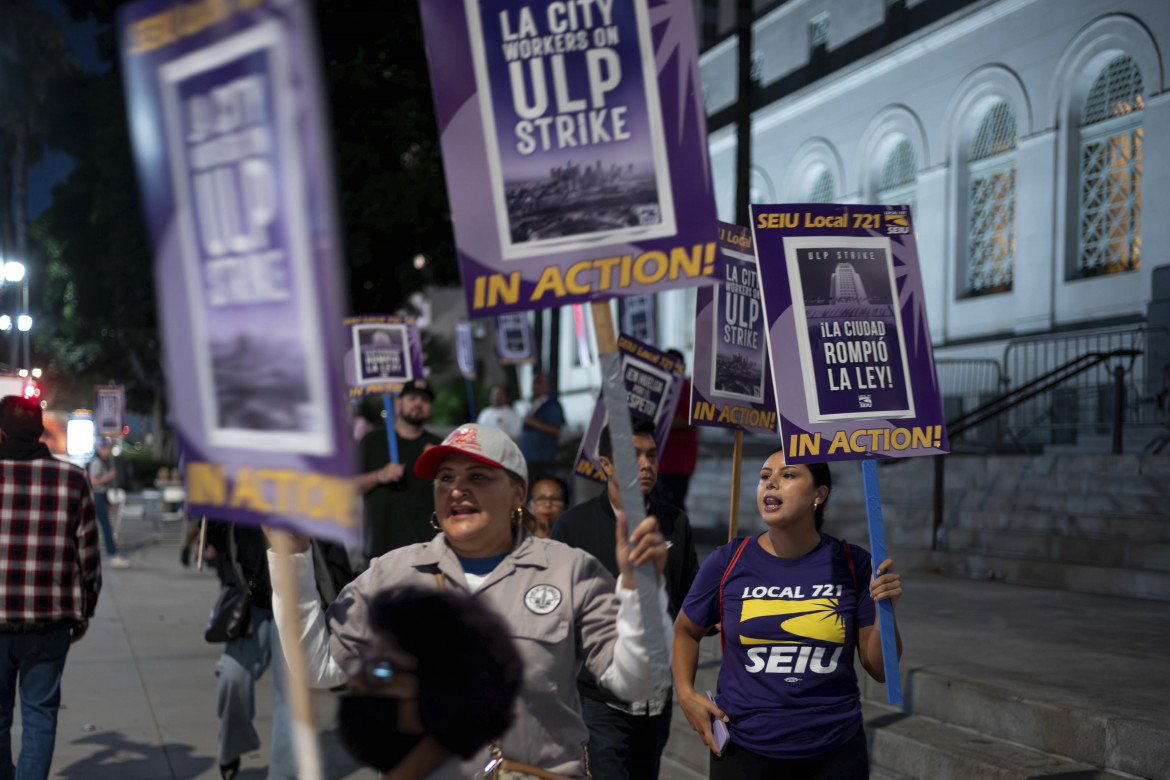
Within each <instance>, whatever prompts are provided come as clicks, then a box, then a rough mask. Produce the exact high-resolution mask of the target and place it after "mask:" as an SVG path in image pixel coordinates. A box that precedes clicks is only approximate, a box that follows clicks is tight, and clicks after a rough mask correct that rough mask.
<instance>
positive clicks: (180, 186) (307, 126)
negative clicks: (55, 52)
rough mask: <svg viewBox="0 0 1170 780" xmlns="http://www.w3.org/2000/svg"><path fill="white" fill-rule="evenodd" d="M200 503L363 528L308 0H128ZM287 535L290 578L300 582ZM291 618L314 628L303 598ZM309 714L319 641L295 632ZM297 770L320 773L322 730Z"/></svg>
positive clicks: (157, 257)
mask: <svg viewBox="0 0 1170 780" xmlns="http://www.w3.org/2000/svg"><path fill="white" fill-rule="evenodd" d="M118 36H119V45H120V48H121V53H122V57H121V64H122V70H123V77H124V79H125V91H126V96H127V103H128V105H127V109H128V116H129V126H130V130H131V135H132V140H133V146H134V156H135V163H136V167H137V171H138V182H139V189H140V196H141V197H140V201H141V203H142V205H143V209H144V211H145V215H146V221H147V228H148V231H149V234H150V239H151V244H152V246H153V249H154V266H155V287H156V289H157V290H158V311H159V312H160V316H161V318H162V332H163V342H164V345H165V349H164V350H163V352H164V354H165V355H166V369H167V370H166V373H167V378H168V383H167V385H168V393H169V396H170V406H171V409H172V410H173V412H174V415H175V427H176V429H177V432H178V436H179V441H180V447H181V450H182V452H183V457H184V463H185V478H186V489H187V491H186V492H187V512H188V513H190V514H192V515H206V516H210V517H214V518H216V519H218V520H224V521H230V522H242V523H250V524H261V523H264V524H267V525H270V526H275V527H284V528H288V529H291V530H294V531H297V532H300V533H302V534H311V535H314V536H324V537H330V538H333V539H337V540H339V541H342V542H356V541H358V540H359V539H360V538H361V528H360V524H359V517H358V513H357V499H356V495H355V492H354V490H353V484H352V475H353V463H352V452H353V444H352V441H351V440H350V434H349V426H348V424H347V423H348V421H347V414H346V411H347V410H346V407H345V393H344V386H343V385H342V383H341V378H340V375H339V373H338V372H337V370H336V367H337V365H338V363H339V361H340V360H341V354H342V349H343V344H342V340H341V333H340V331H339V330H338V329H337V326H336V323H337V322H338V321H340V319H341V312H342V309H341V265H340V257H339V250H340V234H339V231H338V228H337V221H336V199H335V197H334V192H333V182H334V176H333V171H332V170H331V165H330V162H329V159H330V153H329V143H328V141H327V138H326V127H327V124H326V122H327V119H326V118H327V116H328V113H329V112H328V107H327V104H326V102H325V100H324V97H323V93H322V89H321V84H320V64H319V62H318V56H317V55H318V51H319V46H318V44H317V41H316V34H315V31H314V28H313V24H312V18H311V12H310V8H309V5H308V3H307V2H305V0H283V1H282V2H279V3H277V2H271V3H270V2H265V1H264V0H240V2H238V3H226V2H225V3H218V2H201V3H190V2H182V1H181V0H141V2H137V3H132V4H129V5H123V6H121V7H120V8H119V9H118ZM291 546H292V545H291V543H290V542H288V540H286V539H285V537H284V536H283V535H279V534H278V535H276V536H275V537H274V541H273V547H274V549H276V550H277V551H278V553H282V554H279V555H277V563H276V566H275V567H274V575H273V581H274V582H276V581H279V582H283V583H291V582H292V564H291V561H290V556H288V555H286V554H283V553H286V552H288V551H290V550H291ZM282 595H283V600H284V601H286V602H287V603H286V605H285V611H284V619H285V621H286V625H287V626H288V627H289V629H290V630H291V632H292V635H293V636H299V635H300V629H299V626H298V623H299V617H298V615H297V613H296V607H295V601H296V599H295V595H294V594H293V593H291V592H287V591H286V592H284V593H283V594H282ZM285 654H286V659H287V661H288V665H289V694H290V697H289V698H290V702H291V709H292V713H293V719H294V721H295V723H296V726H295V728H296V729H297V730H298V733H300V734H301V735H302V737H307V736H308V735H309V734H313V733H314V732H315V729H314V727H313V716H312V710H311V707H310V701H309V694H308V685H307V675H306V672H305V664H304V656H303V652H302V649H301V645H300V643H299V642H293V643H291V644H290V645H289V646H287V647H286V648H285ZM296 755H297V763H298V767H299V770H298V776H299V777H302V778H305V780H317V779H318V778H320V777H321V776H322V771H321V758H320V751H319V746H318V743H317V740H316V739H312V738H302V739H298V740H296Z"/></svg>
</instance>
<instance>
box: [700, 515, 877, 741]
mask: <svg viewBox="0 0 1170 780" xmlns="http://www.w3.org/2000/svg"><path fill="white" fill-rule="evenodd" d="M742 542H743V540H742V539H737V540H735V541H733V542H731V543H729V544H725V545H723V546H722V547H720V548H718V549H717V550H715V551H714V552H713V553H711V555H710V556H708V557H707V560H706V561H704V562H703V565H702V567H701V568H700V569H699V574H698V576H697V577H696V578H695V582H694V584H693V585H691V590H690V592H689V593H688V594H687V598H686V601H685V602H684V603H683V607H682V608H683V612H685V613H686V615H687V617H689V618H690V619H691V620H692V621H693V622H694V623H695V625H697V626H701V627H710V626H713V625H715V624H716V623H718V622H719V581H720V580H721V579H723V573H724V572H725V571H726V570H727V564H728V563H730V562H731V558H732V557H733V556H734V555H735V551H736V550H737V549H738V548H739V546H740V544H742ZM850 548H851V549H852V551H853V560H854V566H855V568H856V571H857V588H856V589H855V588H854V587H853V578H852V577H851V576H850V574H849V566H848V564H847V563H846V561H845V550H844V548H843V547H842V546H841V543H840V542H839V541H838V540H836V539H834V538H833V537H831V536H828V535H826V534H821V542H820V544H818V545H817V546H816V547H815V548H814V549H813V551H812V552H810V553H808V554H807V555H803V556H801V557H800V558H777V557H775V556H774V555H772V554H770V553H769V552H767V551H766V550H764V549H763V548H762V547H760V543H759V537H758V536H757V537H753V538H752V541H750V542H748V545H747V548H746V549H745V550H744V551H743V555H741V556H740V558H739V561H738V562H737V563H736V564H735V568H734V569H732V570H731V574H730V576H728V578H727V582H726V583H724V585H723V633H724V636H725V637H726V646H725V649H724V654H723V665H722V667H721V668H720V670H719V693H718V695H717V696H716V697H715V701H716V702H717V703H718V704H719V707H720V709H722V710H723V711H724V712H726V713H727V715H728V717H729V718H730V719H731V721H730V723H728V724H727V726H728V730H729V731H730V732H731V739H732V741H733V742H735V744H737V745H740V746H742V747H745V748H747V749H748V750H751V751H753V752H755V753H759V754H760V755H764V756H770V757H773V758H805V757H808V756H815V755H818V754H820V753H824V752H826V751H829V750H832V749H834V748H837V747H840V746H841V745H843V744H845V743H846V742H848V741H849V740H850V739H851V738H852V737H853V735H854V734H856V733H857V729H859V728H861V699H860V692H859V691H858V688H857V676H856V675H855V674H854V672H853V649H854V648H855V647H856V646H857V634H856V632H857V627H858V626H869V625H872V624H873V622H874V604H873V598H872V597H871V596H870V595H869V581H870V579H871V577H872V573H871V567H872V565H873V564H872V562H871V560H870V554H869V552H867V551H866V550H863V549H860V548H858V547H856V546H854V545H850ZM855 614H856V616H857V619H856V621H855V620H854V615H855Z"/></svg>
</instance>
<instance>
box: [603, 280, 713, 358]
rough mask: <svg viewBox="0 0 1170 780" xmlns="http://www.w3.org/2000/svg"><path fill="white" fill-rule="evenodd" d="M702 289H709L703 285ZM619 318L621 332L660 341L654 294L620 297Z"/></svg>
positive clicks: (650, 340)
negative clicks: (655, 316)
mask: <svg viewBox="0 0 1170 780" xmlns="http://www.w3.org/2000/svg"><path fill="white" fill-rule="evenodd" d="M700 289H701V290H709V289H711V288H709V287H702V288H700ZM618 320H619V321H620V322H621V332H622V333H626V334H628V335H629V336H630V337H631V338H635V339H637V340H638V341H644V342H646V343H647V344H657V343H658V328H657V327H655V325H656V323H655V321H654V320H655V318H654V296H653V295H629V296H626V297H624V298H618Z"/></svg>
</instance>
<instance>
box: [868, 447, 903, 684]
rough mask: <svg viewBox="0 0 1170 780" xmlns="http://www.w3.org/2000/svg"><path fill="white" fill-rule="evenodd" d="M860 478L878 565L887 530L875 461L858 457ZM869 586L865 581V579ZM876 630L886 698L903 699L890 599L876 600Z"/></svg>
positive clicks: (878, 564) (884, 551) (883, 550)
mask: <svg viewBox="0 0 1170 780" xmlns="http://www.w3.org/2000/svg"><path fill="white" fill-rule="evenodd" d="M861 481H862V483H863V484H864V485H865V514H866V518H867V520H868V523H869V550H870V553H871V554H872V555H873V568H874V571H877V567H878V566H880V565H881V563H882V561H884V560H885V559H886V558H887V557H888V556H887V555H886V532H885V529H883V528H882V498H881V494H880V493H879V492H878V475H877V461H875V460H863V461H861ZM867 587H868V583H867ZM876 606H877V617H878V630H879V631H880V632H881V638H882V665H883V666H884V668H885V672H886V700H887V701H888V702H889V703H890V704H901V703H902V677H901V676H900V675H899V673H898V640H897V638H896V637H895V635H894V605H893V604H891V603H890V600H889V599H882V600H881V601H879V602H877V605H876Z"/></svg>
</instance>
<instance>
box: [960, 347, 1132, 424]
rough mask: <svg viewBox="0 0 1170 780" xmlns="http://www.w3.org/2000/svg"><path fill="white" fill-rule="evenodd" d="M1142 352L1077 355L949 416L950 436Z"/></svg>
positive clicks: (1127, 350)
mask: <svg viewBox="0 0 1170 780" xmlns="http://www.w3.org/2000/svg"><path fill="white" fill-rule="evenodd" d="M1140 354H1142V351H1141V350H1140V349H1115V350H1113V351H1111V352H1087V353H1085V354H1084V355H1081V356H1080V357H1077V358H1073V359H1072V360H1070V361H1069V362H1067V363H1065V364H1064V365H1063V366H1060V367H1059V368H1055V369H1053V370H1052V371H1049V372H1048V373H1047V374H1044V375H1042V376H1038V377H1036V378H1035V379H1033V380H1032V381H1030V382H1028V383H1027V384H1024V385H1020V386H1019V387H1017V388H1015V389H1012V390H1009V391H1007V392H1006V393H1004V394H1003V395H1001V396H999V397H998V398H995V399H993V400H991V401H988V402H987V403H985V404H984V405H983V406H980V407H979V408H978V409H972V410H971V411H969V412H967V413H965V414H962V415H959V416H958V417H956V418H955V419H953V420H948V421H947V437H948V438H949V437H953V436H958V435H959V434H961V433H963V432H964V431H967V430H969V429H971V428H974V427H975V426H976V425H980V424H982V423H985V422H987V421H988V420H990V419H992V418H994V417H998V416H999V415H1001V414H1003V413H1004V412H1006V411H1008V410H1010V409H1013V408H1015V407H1017V406H1019V405H1020V404H1022V403H1023V402H1024V401H1027V400H1028V399H1030V398H1034V397H1035V396H1037V395H1040V394H1041V393H1044V392H1047V391H1049V390H1051V389H1052V388H1054V387H1056V386H1057V385H1059V384H1061V383H1062V382H1065V381H1067V380H1069V379H1072V378H1073V377H1074V376H1077V375H1078V374H1082V373H1084V372H1085V371H1088V370H1089V369H1091V368H1093V367H1095V366H1097V365H1099V364H1101V363H1104V362H1105V361H1106V360H1109V359H1111V358H1116V357H1128V358H1135V357H1137V356H1138V355H1140ZM1078 364H1083V365H1078Z"/></svg>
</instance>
